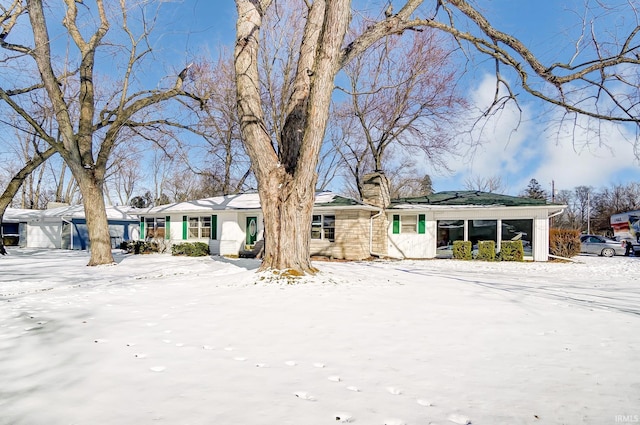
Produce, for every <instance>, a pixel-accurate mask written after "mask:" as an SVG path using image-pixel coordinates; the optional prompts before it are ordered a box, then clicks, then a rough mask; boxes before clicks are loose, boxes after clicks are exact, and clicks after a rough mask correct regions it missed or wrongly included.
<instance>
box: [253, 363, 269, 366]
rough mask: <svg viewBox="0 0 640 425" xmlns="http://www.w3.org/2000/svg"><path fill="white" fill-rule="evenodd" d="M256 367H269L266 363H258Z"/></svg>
mask: <svg viewBox="0 0 640 425" xmlns="http://www.w3.org/2000/svg"><path fill="white" fill-rule="evenodd" d="M256 367H269V365H267V364H266V363H256Z"/></svg>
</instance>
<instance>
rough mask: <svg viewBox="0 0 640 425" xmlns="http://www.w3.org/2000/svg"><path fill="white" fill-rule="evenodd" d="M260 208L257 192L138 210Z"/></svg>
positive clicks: (146, 211)
mask: <svg viewBox="0 0 640 425" xmlns="http://www.w3.org/2000/svg"><path fill="white" fill-rule="evenodd" d="M250 209H260V197H259V196H258V194H257V193H242V194H239V195H226V196H214V197H212V198H204V199H197V200H195V201H185V202H177V203H173V204H166V205H159V206H157V207H152V208H148V209H146V210H139V211H138V213H139V214H143V213H144V214H154V213H171V212H187V211H210V210H250Z"/></svg>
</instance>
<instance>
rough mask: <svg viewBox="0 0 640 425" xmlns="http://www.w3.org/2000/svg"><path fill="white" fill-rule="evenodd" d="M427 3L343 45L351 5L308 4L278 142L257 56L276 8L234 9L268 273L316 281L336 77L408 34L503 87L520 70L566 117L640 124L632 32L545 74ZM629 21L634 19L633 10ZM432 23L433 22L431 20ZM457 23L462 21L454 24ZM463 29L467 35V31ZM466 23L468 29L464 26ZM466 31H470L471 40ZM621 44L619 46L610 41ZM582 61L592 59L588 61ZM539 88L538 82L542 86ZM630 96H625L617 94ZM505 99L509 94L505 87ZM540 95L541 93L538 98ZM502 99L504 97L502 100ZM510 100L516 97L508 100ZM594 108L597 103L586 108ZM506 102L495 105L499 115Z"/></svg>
mask: <svg viewBox="0 0 640 425" xmlns="http://www.w3.org/2000/svg"><path fill="white" fill-rule="evenodd" d="M427 3H430V2H427V1H426V0H407V1H403V2H401V3H400V6H401V7H400V9H399V11H398V12H397V13H393V11H391V12H390V13H385V14H384V17H383V18H381V19H378V20H372V21H371V23H370V25H368V26H367V27H366V28H364V29H363V30H362V31H361V32H359V33H357V34H355V35H354V36H353V37H352V38H351V39H350V40H351V41H350V42H346V34H347V30H348V27H349V25H350V24H351V19H352V16H353V13H352V10H351V1H350V0H335V1H331V2H326V1H320V0H317V1H311V0H308V1H306V2H305V3H304V4H302V3H301V7H305V9H304V11H305V15H304V22H305V27H304V31H303V34H302V41H301V43H300V49H299V51H298V52H296V56H297V66H296V70H295V74H294V75H293V76H292V77H293V91H292V93H291V96H289V97H288V98H287V100H286V102H285V107H284V108H283V109H284V111H286V113H285V116H286V119H285V120H284V125H283V127H282V130H281V131H280V133H279V137H278V138H275V140H274V138H273V137H272V134H271V133H270V132H269V130H268V127H267V125H266V123H267V120H266V115H265V111H266V108H265V105H264V104H263V101H262V98H261V92H260V87H261V86H260V72H259V68H258V64H259V61H258V53H259V51H260V46H261V37H260V35H261V27H262V23H263V19H264V17H265V14H266V13H267V12H268V11H269V10H270V9H271V8H273V7H275V6H276V5H277V4H278V2H277V1H275V0H236V6H237V11H238V20H237V27H236V28H237V34H236V35H237V36H236V40H237V41H236V47H235V53H234V56H235V60H234V64H235V70H236V85H237V92H238V108H239V115H240V123H241V130H242V134H243V139H244V143H245V147H246V149H247V152H248V154H249V157H250V158H251V162H252V165H253V170H254V173H255V175H256V179H257V182H258V189H259V193H260V198H261V202H262V207H263V212H264V215H265V235H266V249H265V258H264V261H263V265H262V268H263V269H264V268H274V269H280V270H286V269H291V270H293V271H294V272H295V273H307V272H314V268H313V267H312V266H311V263H310V260H309V235H310V225H311V211H312V207H313V199H314V189H315V186H316V182H317V173H316V166H317V162H318V157H319V153H320V148H321V145H322V141H323V139H324V135H325V131H326V126H327V121H328V116H329V106H330V101H331V95H332V92H333V88H334V81H335V78H336V75H337V73H338V72H339V71H340V70H341V69H343V68H344V67H345V66H346V65H347V64H349V63H350V62H352V61H353V60H354V59H355V58H357V57H358V56H360V55H361V54H363V53H364V52H366V51H367V50H368V49H369V48H370V47H371V46H372V45H374V44H375V43H377V42H378V41H379V40H381V39H383V38H385V37H387V36H389V35H392V34H402V33H403V32H406V31H408V30H411V29H416V28H421V27H430V28H435V29H437V30H440V31H444V32H446V33H449V34H451V35H452V36H453V37H455V39H456V40H458V41H459V42H460V43H467V44H468V45H470V46H472V47H473V48H474V49H476V50H477V51H479V52H481V53H482V54H484V55H488V56H489V57H491V58H492V59H493V60H494V61H495V62H496V76H497V81H498V84H499V85H505V83H506V80H505V79H504V77H503V76H502V74H501V69H502V67H506V68H509V69H511V70H513V71H514V72H515V73H516V74H517V75H518V76H519V78H520V84H521V86H522V87H523V88H524V90H525V91H526V92H528V93H530V94H531V95H533V96H535V97H538V98H541V99H543V100H545V101H546V102H549V103H551V104H554V105H557V106H559V107H561V108H564V109H565V110H566V111H568V113H579V114H584V115H586V116H589V117H593V118H595V119H603V120H610V121H616V122H622V123H625V122H626V123H633V124H634V125H638V124H639V119H638V116H640V113H638V106H637V105H638V104H637V99H638V97H639V96H638V82H637V80H636V79H631V76H630V73H629V69H630V67H632V66H635V65H638V64H640V59H639V58H638V56H637V53H638V34H639V33H640V27H636V28H632V29H631V31H630V33H629V35H628V36H627V37H625V38H623V40H622V42H620V43H618V44H617V46H616V48H615V49H614V48H612V47H610V46H612V45H609V46H606V47H608V48H606V49H605V48H604V47H605V45H604V44H603V43H601V42H599V41H598V40H596V39H595V37H594V39H593V45H594V46H595V47H596V48H595V49H592V51H590V52H586V53H587V54H588V56H589V57H588V58H587V59H586V60H585V61H584V62H582V63H576V62H575V61H574V60H570V61H569V62H567V63H564V64H561V63H554V64H543V63H542V62H541V61H540V60H539V59H538V58H537V57H536V56H535V55H534V54H533V53H532V52H531V51H530V50H529V49H528V48H527V47H526V46H525V45H524V44H523V43H522V42H520V41H519V40H517V39H516V38H515V37H513V36H511V35H509V34H507V33H504V32H501V31H499V30H498V29H496V28H495V27H494V26H493V25H492V24H491V23H490V22H489V21H488V20H487V19H486V18H485V17H484V16H483V15H482V14H481V13H480V12H479V11H478V10H477V9H476V8H474V7H473V6H472V5H471V4H469V3H468V2H467V1H465V0H438V1H433V3H432V4H433V9H432V10H431V11H428V10H426V11H425V10H422V11H421V12H420V16H416V11H417V9H418V7H419V6H421V5H423V4H424V5H425V6H426V5H427ZM628 7H629V8H630V11H629V12H630V13H634V14H635V12H636V11H635V9H634V5H633V4H631V3H629V4H628ZM425 16H426V17H425ZM454 17H455V19H454ZM461 21H462V25H463V26H460V22H461ZM465 21H466V23H465ZM464 25H470V26H473V27H474V29H473V30H471V31H465V30H463V29H462V28H464ZM613 41H614V42H615V41H616V40H613ZM587 54H585V56H587ZM534 80H536V81H539V82H540V84H538V85H536V84H535V82H534ZM619 84H622V85H624V87H625V89H627V90H628V91H629V92H631V95H629V93H624V94H623V95H621V96H618V95H617V94H618V93H620V91H619V90H617V89H616V87H618V86H619ZM507 88H508V89H510V87H508V86H507ZM541 88H542V89H541ZM496 93H500V91H499V90H497V91H496ZM508 93H509V94H510V96H508V98H509V99H515V94H514V93H513V91H512V90H509V91H508ZM585 98H589V99H591V101H590V102H584V101H583V99H585ZM502 101H503V99H501V98H498V94H496V99H495V102H494V106H497V105H499V104H500V102H502Z"/></svg>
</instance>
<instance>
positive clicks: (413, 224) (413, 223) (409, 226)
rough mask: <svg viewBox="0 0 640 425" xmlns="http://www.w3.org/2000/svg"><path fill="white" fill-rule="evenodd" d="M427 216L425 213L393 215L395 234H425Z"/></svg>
mask: <svg viewBox="0 0 640 425" xmlns="http://www.w3.org/2000/svg"><path fill="white" fill-rule="evenodd" d="M425 217H426V216H425V215H424V214H419V215H402V216H400V215H398V214H395V215H394V216H393V230H392V231H393V234H394V235H397V234H399V233H420V234H424V233H425V231H426V218H425Z"/></svg>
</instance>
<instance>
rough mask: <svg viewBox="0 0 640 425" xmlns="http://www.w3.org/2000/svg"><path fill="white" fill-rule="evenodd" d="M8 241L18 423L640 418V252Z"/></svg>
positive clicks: (5, 393) (2, 409) (2, 360)
mask: <svg viewBox="0 0 640 425" xmlns="http://www.w3.org/2000/svg"><path fill="white" fill-rule="evenodd" d="M9 254H10V255H8V256H6V257H0V271H1V273H0V424H3V425H4V424H12V425H13V424H20V425H22V424H27V425H39V424H46V425H57V424H82V425H84V424H91V425H102V424H109V425H110V424H114V425H115V424H118V425H127V424H136V425H139V424H143V425H144V424H172V425H173V424H230V425H235V424H238V425H240V424H242V425H254V424H255V425H257V424H264V425H274V424H292V425H293V424H295V425H315V424H318V425H320V424H332V423H336V422H338V423H339V422H354V423H359V424H366V425H376V424H380V425H382V424H388V425H392V424H403V423H406V424H431V423H433V424H442V425H446V424H454V423H458V424H465V423H467V422H471V423H473V424H478V425H480V424H487V425H496V424H509V425H511V424H571V425H573V424H583V423H584V424H594V425H596V424H597V425H607V424H612V425H613V424H617V423H629V422H638V421H640V370H639V368H640V258H623V257H615V258H599V257H579V260H580V263H576V264H573V263H524V264H517V263H482V262H461V261H453V260H430V261H387V262H385V261H376V262H358V263H348V262H346V263H330V262H319V263H317V264H316V266H317V267H319V268H320V269H321V270H322V273H321V274H320V275H318V276H316V277H314V278H311V279H308V280H307V281H305V282H304V283H300V284H297V285H283V284H275V283H267V281H265V280H260V279H259V278H258V276H257V275H256V273H255V270H256V268H257V267H258V262H257V261H256V260H232V259H225V258H220V257H212V258H178V257H171V256H169V255H144V256H143V255H139V256H133V255H126V256H125V255H122V254H119V253H117V254H116V257H117V261H118V263H119V264H118V265H117V266H104V267H97V268H89V267H85V264H86V263H87V261H88V254H87V253H85V252H77V251H60V250H33V249H10V250H9Z"/></svg>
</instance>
